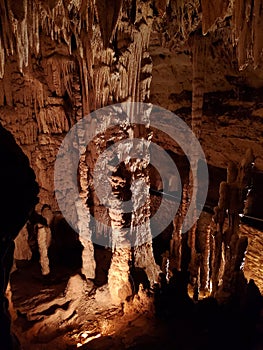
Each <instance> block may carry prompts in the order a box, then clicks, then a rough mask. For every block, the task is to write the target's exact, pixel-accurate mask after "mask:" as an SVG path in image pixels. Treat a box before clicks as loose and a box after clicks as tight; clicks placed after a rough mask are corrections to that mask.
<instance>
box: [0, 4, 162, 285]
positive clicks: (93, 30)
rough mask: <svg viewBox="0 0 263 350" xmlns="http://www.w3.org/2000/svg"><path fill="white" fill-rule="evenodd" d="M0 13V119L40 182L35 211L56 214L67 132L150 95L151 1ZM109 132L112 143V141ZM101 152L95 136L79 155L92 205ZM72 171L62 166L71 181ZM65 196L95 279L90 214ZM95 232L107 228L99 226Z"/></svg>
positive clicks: (83, 188) (5, 7)
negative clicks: (60, 154)
mask: <svg viewBox="0 0 263 350" xmlns="http://www.w3.org/2000/svg"><path fill="white" fill-rule="evenodd" d="M0 10H1V11H0V13H1V31H0V55H1V57H0V62H1V63H0V119H1V121H2V122H3V124H4V126H5V127H6V128H7V129H9V130H10V131H11V132H12V133H13V135H14V137H15V139H16V141H17V142H18V144H20V145H21V146H22V147H23V150H24V152H25V153H26V155H27V156H28V158H29V160H30V164H31V165H32V167H33V169H34V171H35V173H36V177H37V181H38V183H39V186H40V194H39V197H40V204H39V207H38V208H37V210H38V211H40V208H41V206H43V204H48V205H50V206H51V208H52V210H53V211H56V210H57V209H58V208H57V203H56V200H55V198H54V181H53V174H54V162H55V159H56V153H57V150H58V148H59V145H60V143H61V141H62V138H63V136H64V135H65V133H67V132H68V131H69V129H70V127H71V126H72V125H73V124H75V123H76V122H77V121H78V120H80V119H81V118H82V117H83V116H85V115H87V114H88V113H89V112H90V111H93V110H96V109H98V108H100V107H103V106H105V105H109V104H112V103H116V102H122V101H144V100H145V99H148V98H149V87H150V82H151V70H152V61H151V58H150V56H149V53H148V52H147V48H148V44H149V37H150V32H151V25H152V21H153V11H152V7H151V2H150V1H136V2H134V1H131V0H124V1H114V3H110V2H107V1H100V0H96V1H89V0H84V1H62V0H58V1H47V2H44V1H40V0H39V1H32V0H24V1H21V2H19V3H16V2H15V1H11V0H10V1H5V0H1V2H0ZM93 125H94V124H93ZM91 127H93V126H91ZM115 136H116V135H115ZM115 136H112V137H113V142H116V140H117V139H118V137H115ZM142 137H143V136H142ZM146 138H147V135H146ZM74 147H75V146H74ZM102 150H103V143H102V142H101V140H99V142H98V145H97V149H96V152H95V153H96V154H93V156H94V158H92V159H90V158H89V157H88V155H87V154H86V155H85V154H82V156H81V157H80V162H79V164H78V168H79V187H80V197H81V198H82V201H83V202H84V203H86V202H92V201H93V202H94V198H93V197H92V192H90V189H89V182H90V181H92V177H91V171H90V169H93V165H94V164H95V159H96V157H97V156H98V155H99V154H100V153H101V151H102ZM74 152H77V149H74ZM74 152H73V153H74ZM88 162H89V163H88ZM74 165H75V163H74V162H73V163H72V166H73V167H74ZM136 166H137V165H134V167H135V168H136ZM139 168H140V166H139V164H138V169H139ZM72 170H74V169H71V168H70V167H68V166H67V165H66V164H65V179H68V181H69V183H68V185H69V186H70V181H71V180H72V181H73V179H72ZM134 171H135V170H134ZM65 181H66V180H65ZM70 193H71V191H70V189H69V195H68V196H67V198H65V201H64V203H65V206H69V207H71V208H72V213H71V215H72V219H73V221H72V223H73V224H74V225H75V227H77V228H78V230H79V233H80V239H81V243H82V245H83V246H84V250H83V254H82V258H83V269H82V272H83V274H84V275H85V276H86V277H90V278H94V273H95V262H94V257H93V246H92V244H91V238H92V237H91V236H92V230H91V229H90V228H89V222H90V217H89V216H87V215H86V214H87V213H81V212H80V210H81V205H80V203H79V202H78V200H77V198H75V197H74V196H70ZM94 207H95V209H94V212H95V213H98V212H100V208H101V206H100V204H99V203H98V202H96V201H95V205H94ZM61 209H62V210H63V209H65V208H61ZM148 210H149V208H148ZM77 212H78V215H77V214H76V213H77ZM105 217H106V220H109V221H110V222H112V224H110V226H114V218H113V216H112V220H111V218H110V217H109V215H106V214H105ZM132 220H137V219H135V218H133V219H132ZM98 225H99V224H98ZM101 229H102V231H101ZM103 230H104V231H105V232H104V231H103ZM96 232H97V233H98V232H100V234H103V235H107V234H108V233H109V232H108V231H107V229H105V228H104V227H103V226H101V227H97V228H96ZM148 234H149V232H148ZM150 250H151V243H150V247H149V251H150ZM129 255H130V248H129V249H128V252H127V254H126V256H127V264H126V265H125V266H126V267H125V269H129V267H128V260H129V259H128V256H129ZM150 261H151V262H153V260H152V258H151V259H150ZM113 265H114V263H113ZM149 273H150V275H151V276H152V275H153V274H152V273H151V272H149ZM154 274H155V273H154ZM124 275H125V274H124ZM151 278H152V279H153V277H151Z"/></svg>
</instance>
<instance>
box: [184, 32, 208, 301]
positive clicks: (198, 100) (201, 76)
mask: <svg viewBox="0 0 263 350" xmlns="http://www.w3.org/2000/svg"><path fill="white" fill-rule="evenodd" d="M205 58H206V38H205V37H203V36H201V34H200V33H195V35H194V36H193V64H192V66H193V80H192V130H193V133H194V134H195V136H196V138H197V139H198V140H200V139H201V131H202V116H203V102H204V90H205V73H204V72H205ZM191 161H192V164H191V165H192V166H191V170H190V175H189V182H190V189H191V196H192V198H193V201H195V203H196V204H195V208H197V205H198V203H197V196H198V187H199V185H200V184H199V183H198V182H199V181H198V161H199V157H198V154H196V155H195V154H194V155H193V159H191ZM193 179H196V181H193ZM199 180H200V179H199ZM194 184H195V185H194ZM192 215H193V216H194V218H196V216H197V212H196V209H195V210H194V211H193V213H192ZM193 222H195V224H194V225H193V226H192V228H191V229H190V230H189V232H188V245H189V247H190V249H191V261H190V266H189V270H190V273H191V280H192V282H193V283H194V290H195V295H197V294H198V291H199V288H200V286H199V282H198V281H199V280H200V276H199V271H200V264H201V261H202V256H201V255H202V254H201V252H200V251H198V252H197V251H196V245H197V244H196V243H197V240H198V236H197V220H196V219H195V220H193ZM206 241H207V240H206ZM205 243H206V242H205ZM207 249H209V247H205V250H207ZM208 254H209V253H208V252H205V255H206V256H207V255H208ZM203 271H204V272H205V273H206V274H207V273H208V266H203Z"/></svg>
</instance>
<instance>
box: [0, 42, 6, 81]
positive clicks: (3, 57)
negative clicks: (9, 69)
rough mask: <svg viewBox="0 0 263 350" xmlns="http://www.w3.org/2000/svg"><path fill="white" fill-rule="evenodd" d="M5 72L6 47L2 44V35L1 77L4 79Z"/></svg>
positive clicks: (0, 50) (0, 54)
mask: <svg viewBox="0 0 263 350" xmlns="http://www.w3.org/2000/svg"><path fill="white" fill-rule="evenodd" d="M4 74H5V49H4V47H3V44H2V39H1V37H0V79H3V77H4Z"/></svg>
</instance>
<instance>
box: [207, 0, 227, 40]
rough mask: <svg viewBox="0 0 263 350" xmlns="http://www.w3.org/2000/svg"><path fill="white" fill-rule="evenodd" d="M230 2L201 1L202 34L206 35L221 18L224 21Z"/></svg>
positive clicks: (219, 0) (220, 0)
mask: <svg viewBox="0 0 263 350" xmlns="http://www.w3.org/2000/svg"><path fill="white" fill-rule="evenodd" d="M229 3H230V0H216V1H209V0H201V5H202V32H203V35H206V34H207V33H208V31H209V30H211V28H212V27H213V25H214V24H215V22H216V21H217V20H218V19H219V18H220V19H221V20H223V19H224V17H225V15H226V13H227V9H228V6H229Z"/></svg>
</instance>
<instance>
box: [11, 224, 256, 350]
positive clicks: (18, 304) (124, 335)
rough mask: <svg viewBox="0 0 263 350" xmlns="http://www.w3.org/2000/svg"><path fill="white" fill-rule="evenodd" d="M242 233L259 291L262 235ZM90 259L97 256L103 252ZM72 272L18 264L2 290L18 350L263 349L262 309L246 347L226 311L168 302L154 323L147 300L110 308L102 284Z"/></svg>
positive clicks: (239, 326)
mask: <svg viewBox="0 0 263 350" xmlns="http://www.w3.org/2000/svg"><path fill="white" fill-rule="evenodd" d="M208 219H209V218H208ZM240 229H241V232H242V234H246V235H247V236H248V238H249V246H248V249H247V254H246V261H245V264H244V272H245V276H246V277H247V278H254V280H255V282H256V285H257V287H258V288H259V290H260V292H261V294H262V291H263V274H262V266H263V255H262V254H261V255H260V254H257V255H256V254H255V252H259V251H262V248H263V233H262V232H260V231H258V230H255V229H252V228H251V227H247V226H246V225H241V228H240ZM96 254H97V258H98V259H103V257H104V255H105V252H103V251H100V250H97V253H96ZM102 266H103V267H105V266H104V265H103V264H102ZM101 271H104V270H103V269H101ZM78 272H79V271H78V270H70V269H68V268H65V267H62V266H59V267H58V266H57V267H56V268H55V269H53V270H52V273H51V274H50V275H49V276H46V277H45V276H41V270H40V264H39V263H38V261H37V260H34V261H29V262H24V261H23V262H22V261H17V269H16V270H15V271H14V272H13V273H12V274H11V279H10V286H11V290H10V288H9V292H8V293H9V299H10V300H11V303H10V312H11V315H12V319H13V324H12V327H13V331H14V333H15V334H16V335H17V336H18V338H19V340H20V343H21V346H22V349H24V350H51V349H52V350H53V349H58V350H66V349H68V350H71V349H77V348H81V349H89V350H93V349H94V350H96V349H111V348H112V349H120V350H121V349H130V350H136V349H137V350H140V349H162V350H163V349H171V350H174V349H182V350H188V349H189V350H192V349H193V350H199V349H202V350H204V349H209V350H210V349H222V348H224V349H239V350H240V349H244V350H250V349H251V350H262V349H263V312H261V315H260V319H259V321H258V322H257V324H256V327H255V331H254V333H253V335H252V338H253V341H252V344H253V345H252V347H242V346H243V345H242V343H240V341H239V340H238V337H239V336H238V335H239V334H240V333H241V334H242V333H244V334H245V333H246V327H249V326H247V325H246V324H243V321H242V322H241V321H240V320H239V318H238V316H237V315H235V314H234V315H233V314H232V313H231V312H230V313H229V312H228V311H227V312H225V311H224V312H223V313H222V312H221V311H220V312H219V313H218V311H215V310H214V309H213V308H212V309H211V310H210V309H209V307H208V311H207V308H204V310H205V311H203V309H202V301H201V302H200V304H199V303H198V304H196V305H194V306H193V308H192V309H191V311H189V310H188V311H187V309H185V308H181V307H180V305H179V307H178V305H177V306H174V305H172V304H171V305H168V308H166V309H165V308H164V310H163V312H162V315H161V317H160V318H157V317H156V316H155V314H154V313H155V312H154V307H153V304H154V299H153V296H152V295H150V296H149V295H147V294H146V293H145V292H143V291H140V292H139V295H136V296H135V297H134V299H133V300H131V301H130V302H125V303H123V304H122V305H121V306H119V305H114V304H112V303H111V302H110V300H111V299H110V294H109V291H108V287H107V285H103V286H101V287H98V286H96V285H95V284H94V282H95V281H92V280H84V279H83V277H81V274H79V273H78ZM101 273H102V272H101ZM103 273H105V271H104V272H103ZM104 277H105V276H103V275H101V277H99V280H100V281H101V280H103V278H104ZM200 310H201V311H200ZM245 323H246V322H245ZM219 331H220V332H219ZM219 334H220V337H219ZM219 338H220V339H219ZM228 338H229V339H230V341H229V340H228Z"/></svg>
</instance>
